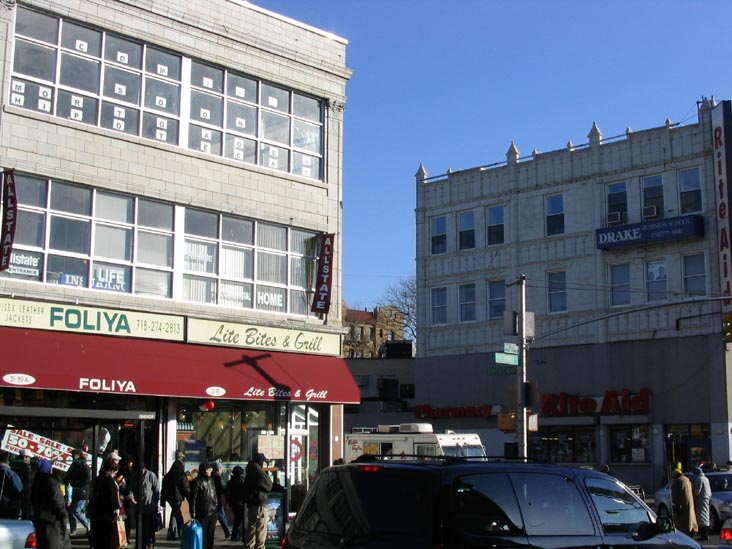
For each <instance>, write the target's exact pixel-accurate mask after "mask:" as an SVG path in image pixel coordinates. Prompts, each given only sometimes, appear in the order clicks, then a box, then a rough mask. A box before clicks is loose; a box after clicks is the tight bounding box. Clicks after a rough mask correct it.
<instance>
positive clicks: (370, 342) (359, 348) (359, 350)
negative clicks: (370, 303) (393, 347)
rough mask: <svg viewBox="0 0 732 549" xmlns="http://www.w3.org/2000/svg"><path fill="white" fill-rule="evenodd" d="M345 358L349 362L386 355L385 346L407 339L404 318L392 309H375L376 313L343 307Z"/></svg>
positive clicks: (398, 311) (388, 307)
mask: <svg viewBox="0 0 732 549" xmlns="http://www.w3.org/2000/svg"><path fill="white" fill-rule="evenodd" d="M341 309H342V311H343V312H342V317H343V326H344V327H345V328H346V329H347V331H346V334H345V336H344V338H343V356H344V357H346V358H377V357H379V356H380V354H383V353H384V352H385V350H384V344H385V343H386V342H389V341H401V340H403V338H404V315H403V314H402V313H401V311H400V310H399V309H397V308H396V307H393V306H391V305H387V306H384V307H375V308H374V309H373V311H367V310H363V311H361V310H360V309H349V308H348V307H347V306H346V303H345V302H343V304H342V307H341Z"/></svg>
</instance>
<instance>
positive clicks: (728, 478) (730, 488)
mask: <svg viewBox="0 0 732 549" xmlns="http://www.w3.org/2000/svg"><path fill="white" fill-rule="evenodd" d="M707 476H708V477H709V485H710V486H711V488H712V492H732V474H729V475H707Z"/></svg>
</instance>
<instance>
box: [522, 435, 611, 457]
mask: <svg viewBox="0 0 732 549" xmlns="http://www.w3.org/2000/svg"><path fill="white" fill-rule="evenodd" d="M596 447H597V444H596V440H595V428H594V427H545V428H543V429H541V430H540V431H539V432H537V433H531V434H530V439H529V456H530V457H531V458H534V459H539V460H546V461H553V462H558V463H562V462H571V463H595V462H596V461H597V458H596Z"/></svg>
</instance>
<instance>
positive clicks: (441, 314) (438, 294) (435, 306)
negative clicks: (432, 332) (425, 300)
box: [432, 288, 447, 326]
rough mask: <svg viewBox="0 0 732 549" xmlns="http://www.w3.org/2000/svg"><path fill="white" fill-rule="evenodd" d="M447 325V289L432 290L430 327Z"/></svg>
mask: <svg viewBox="0 0 732 549" xmlns="http://www.w3.org/2000/svg"><path fill="white" fill-rule="evenodd" d="M441 324H447V288H432V325H433V326H438V325H441Z"/></svg>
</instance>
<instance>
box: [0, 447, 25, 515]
mask: <svg viewBox="0 0 732 549" xmlns="http://www.w3.org/2000/svg"><path fill="white" fill-rule="evenodd" d="M0 483H2V484H1V485H2V488H0V490H1V492H0V518H9V519H18V518H20V504H21V496H22V495H23V481H22V480H21V479H20V477H19V476H18V473H16V472H15V471H13V470H12V469H11V468H10V454H8V453H7V452H0Z"/></svg>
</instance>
